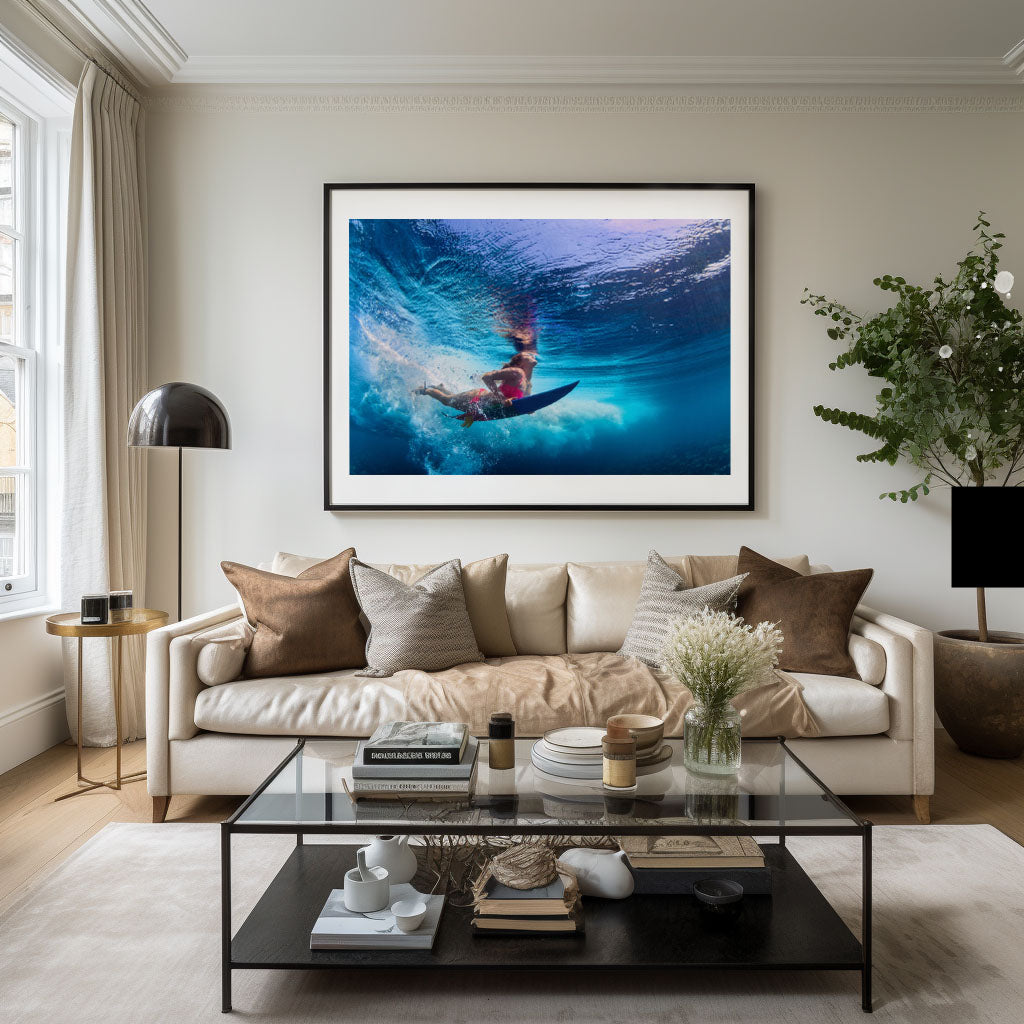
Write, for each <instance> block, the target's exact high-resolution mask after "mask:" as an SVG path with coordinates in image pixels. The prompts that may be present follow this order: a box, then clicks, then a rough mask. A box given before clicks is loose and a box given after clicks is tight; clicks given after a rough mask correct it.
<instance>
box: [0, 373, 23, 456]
mask: <svg viewBox="0 0 1024 1024" xmlns="http://www.w3.org/2000/svg"><path fill="white" fill-rule="evenodd" d="M20 363H21V360H20V359H19V360H18V361H17V362H15V359H14V357H13V356H0V469H10V468H11V467H12V466H16V465H18V462H19V459H18V391H19V387H18V383H19V382H18V376H19V373H18V371H19V370H20V369H21V367H20V366H19V364H20Z"/></svg>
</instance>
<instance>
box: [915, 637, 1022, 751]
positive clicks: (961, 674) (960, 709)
mask: <svg viewBox="0 0 1024 1024" xmlns="http://www.w3.org/2000/svg"><path fill="white" fill-rule="evenodd" d="M988 636H989V638H988V640H987V641H986V642H985V643H982V642H981V641H980V640H979V639H978V631H977V630H976V629H975V630H972V629H947V630H943V631H942V632H940V633H936V634H935V710H936V711H937V712H938V714H939V719H940V720H941V721H942V725H943V726H944V727H945V729H946V731H947V732H948V733H949V735H950V736H952V737H953V739H954V740H955V741H956V745H957V746H958V747H959V748H960V749H961V750H963V751H966V752H967V753H968V754H979V755H981V756H982V757H1019V756H1020V755H1021V753H1022V752H1024V633H996V632H993V631H991V630H990V631H989V634H988Z"/></svg>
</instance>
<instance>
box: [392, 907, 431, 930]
mask: <svg viewBox="0 0 1024 1024" xmlns="http://www.w3.org/2000/svg"><path fill="white" fill-rule="evenodd" d="M391 913H392V914H394V915H395V924H397V925H398V927H399V929H401V930H402V931H403V932H414V931H416V929H417V928H419V926H420V925H421V924H423V918H425V917H426V916H427V905H426V903H424V902H423V900H399V901H398V902H397V903H393V904H392V905H391Z"/></svg>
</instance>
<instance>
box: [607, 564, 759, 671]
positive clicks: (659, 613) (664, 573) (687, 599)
mask: <svg viewBox="0 0 1024 1024" xmlns="http://www.w3.org/2000/svg"><path fill="white" fill-rule="evenodd" d="M742 582H743V577H742V576H734V577H732V579H728V580H721V581H719V582H718V583H709V584H708V585H707V586H706V587H691V586H690V585H689V584H688V583H687V582H686V580H685V579H683V577H682V576H680V575H679V573H678V572H676V570H675V569H673V568H672V566H671V565H669V564H668V562H666V561H665V559H664V558H662V557H661V555H659V554H658V552H657V551H654V550H653V549H652V550H651V551H650V552H649V553H648V555H647V568H646V569H645V570H644V579H643V583H642V584H641V585H640V596H639V597H638V598H637V602H636V609H635V610H634V612H633V621H632V622H631V623H630V625H629V630H628V631H627V632H626V639H625V640H624V641H623V643H622V647H620V648H619V654H621V655H622V656H623V657H627V658H629V657H632V658H639V659H640V660H641V661H642V662H644V664H646V665H650V666H651V668H661V666H662V663H663V661H664V658H663V655H662V651H663V650H664V647H665V643H666V641H667V640H668V633H669V627H670V626H671V625H672V623H673V622H674V621H675V620H676V619H680V618H688V617H689V616H691V615H697V614H699V613H700V612H702V611H703V610H704V609H705V608H710V609H711V610H712V611H714V612H724V611H730V610H731V609H732V608H733V607H735V604H736V592H737V590H739V586H740V584H741V583H742Z"/></svg>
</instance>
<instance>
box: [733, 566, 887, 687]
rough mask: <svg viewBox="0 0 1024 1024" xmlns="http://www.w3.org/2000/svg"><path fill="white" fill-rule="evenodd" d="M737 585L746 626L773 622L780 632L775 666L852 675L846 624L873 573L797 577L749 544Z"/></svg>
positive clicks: (803, 670)
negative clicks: (780, 646) (742, 579)
mask: <svg viewBox="0 0 1024 1024" xmlns="http://www.w3.org/2000/svg"><path fill="white" fill-rule="evenodd" d="M738 567H739V571H740V572H742V573H746V574H747V578H746V579H745V580H744V581H743V583H742V584H741V585H740V593H739V602H738V604H737V608H736V614H737V615H739V616H741V617H742V618H743V619H744V620H746V621H747V622H748V623H750V624H751V625H753V624H755V623H758V622H774V623H776V624H778V626H779V628H780V629H781V630H782V635H783V641H782V651H781V653H780V654H779V668H780V669H783V670H784V671H787V672H813V673H818V674H821V675H831V676H853V675H855V674H856V672H857V669H856V666H855V665H854V663H853V659H852V658H851V657H850V655H849V643H850V623H851V622H852V621H853V614H854V612H855V611H856V609H857V604H858V602H859V601H860V599H861V596H862V595H863V593H864V591H865V589H867V585H868V584H869V583H870V582H871V577H872V575H873V573H874V570H872V569H855V570H853V571H852V572H831V573H814V574H813V575H809V576H805V575H801V574H800V573H798V572H797V571H796V570H794V569H790V568H789V567H788V566H784V565H781V564H780V563H778V562H773V561H772V560H771V559H770V558H765V556H764V555H759V554H758V553H757V552H756V551H752V550H751V549H750V548H746V547H743V548H740V554H739V562H738Z"/></svg>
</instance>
